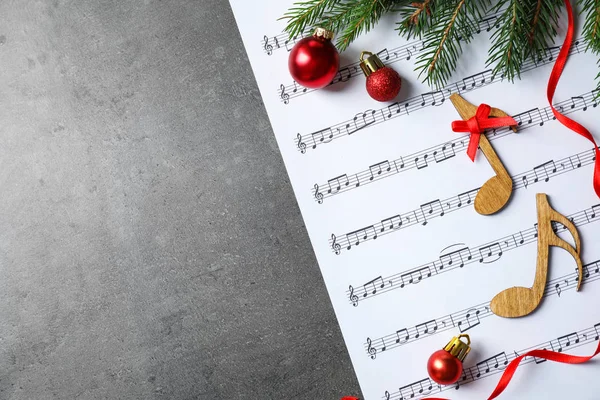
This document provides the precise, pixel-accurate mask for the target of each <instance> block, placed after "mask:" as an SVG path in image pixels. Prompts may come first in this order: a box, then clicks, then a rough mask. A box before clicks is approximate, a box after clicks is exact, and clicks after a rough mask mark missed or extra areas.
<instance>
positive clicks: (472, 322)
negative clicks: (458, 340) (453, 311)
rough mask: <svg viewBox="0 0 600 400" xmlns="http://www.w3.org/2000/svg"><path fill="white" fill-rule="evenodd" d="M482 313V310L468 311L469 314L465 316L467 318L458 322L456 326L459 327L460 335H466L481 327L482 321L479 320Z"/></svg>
mask: <svg viewBox="0 0 600 400" xmlns="http://www.w3.org/2000/svg"><path fill="white" fill-rule="evenodd" d="M480 313H481V311H480V310H476V309H474V308H472V309H470V310H469V311H467V314H465V318H464V319H463V320H460V321H458V322H457V324H456V325H457V326H458V329H459V330H460V333H464V332H466V331H468V330H469V329H471V328H474V327H476V326H477V325H479V324H480V323H481V320H480V319H479V314H480Z"/></svg>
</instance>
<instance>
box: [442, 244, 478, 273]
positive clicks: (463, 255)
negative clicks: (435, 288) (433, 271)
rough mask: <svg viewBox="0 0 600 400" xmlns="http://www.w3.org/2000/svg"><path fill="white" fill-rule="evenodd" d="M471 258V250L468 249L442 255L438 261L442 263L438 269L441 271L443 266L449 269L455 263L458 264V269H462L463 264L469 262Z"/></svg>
mask: <svg viewBox="0 0 600 400" xmlns="http://www.w3.org/2000/svg"><path fill="white" fill-rule="evenodd" d="M472 258H473V256H472V255H471V250H470V249H469V248H468V247H463V248H460V249H458V250H454V251H452V252H450V253H446V254H442V255H441V256H440V261H441V263H442V265H441V266H440V269H443V268H444V267H445V266H447V267H450V266H452V265H453V264H456V263H458V267H459V268H462V267H464V266H465V262H466V261H471V259H472Z"/></svg>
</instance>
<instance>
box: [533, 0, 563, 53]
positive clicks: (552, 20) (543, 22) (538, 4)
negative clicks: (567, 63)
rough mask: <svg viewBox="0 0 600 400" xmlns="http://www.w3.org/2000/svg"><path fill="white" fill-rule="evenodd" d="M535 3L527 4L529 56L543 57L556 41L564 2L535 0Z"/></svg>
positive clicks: (560, 0) (559, 0) (558, 0)
mask: <svg viewBox="0 0 600 400" xmlns="http://www.w3.org/2000/svg"><path fill="white" fill-rule="evenodd" d="M534 3H535V4H528V5H526V7H528V8H529V9H528V10H527V12H528V14H529V17H528V21H530V23H529V25H530V27H529V33H528V35H527V39H528V47H527V50H528V52H527V56H531V57H536V58H538V59H541V58H543V56H544V55H545V52H546V49H547V48H548V47H550V46H552V44H553V43H554V38H555V37H556V35H557V26H558V17H559V12H560V8H561V7H562V5H563V4H564V3H563V1H562V0H535V1H534Z"/></svg>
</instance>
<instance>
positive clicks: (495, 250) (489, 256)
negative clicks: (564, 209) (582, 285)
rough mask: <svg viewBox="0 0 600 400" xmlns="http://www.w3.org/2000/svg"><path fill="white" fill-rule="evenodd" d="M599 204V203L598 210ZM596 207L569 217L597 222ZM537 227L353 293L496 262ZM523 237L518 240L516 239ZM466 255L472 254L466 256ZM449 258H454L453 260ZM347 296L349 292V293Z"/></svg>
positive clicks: (533, 236) (367, 295) (362, 295)
mask: <svg viewBox="0 0 600 400" xmlns="http://www.w3.org/2000/svg"><path fill="white" fill-rule="evenodd" d="M598 206H600V205H596V206H595V207H596V209H597V208H598ZM592 209H593V207H590V208H587V209H584V210H581V211H578V212H576V213H574V214H571V215H569V216H567V218H569V219H570V220H571V221H572V222H573V224H574V225H575V226H577V227H580V226H584V225H587V224H591V223H595V222H598V221H600V215H596V217H595V218H593V219H590V218H589V215H590V213H592ZM553 226H554V227H555V232H557V233H560V232H563V231H566V228H565V227H564V226H563V225H561V224H554V225H553ZM537 236H538V234H537V229H536V227H535V226H534V227H532V228H529V229H525V230H522V231H519V232H516V233H515V234H512V235H508V236H505V237H502V238H500V239H498V240H494V241H492V242H489V243H484V244H482V245H480V246H474V247H470V248H469V247H465V248H464V249H463V253H462V254H460V253H451V254H445V256H444V258H442V256H440V257H439V258H438V259H437V260H434V261H431V262H428V263H426V264H423V265H420V266H418V267H416V268H413V269H410V270H407V271H404V272H399V273H396V274H394V275H391V276H388V277H380V278H381V280H382V281H383V282H385V284H384V285H382V286H381V287H380V288H378V289H377V291H376V293H372V292H370V291H369V290H368V289H367V288H365V287H364V286H363V285H357V286H356V287H355V289H354V292H353V294H355V295H356V296H358V297H359V299H360V302H362V301H366V300H368V299H372V298H374V297H376V296H379V295H381V294H384V293H388V292H390V291H392V290H396V289H403V288H405V287H408V286H410V285H409V284H408V283H410V284H419V283H422V282H423V281H424V280H427V279H429V278H433V277H434V276H437V275H440V274H442V273H444V272H448V271H452V270H454V269H456V268H462V267H464V266H465V265H469V264H474V263H478V264H485V263H490V262H492V260H493V261H497V260H498V259H500V258H501V257H502V255H504V254H506V252H508V251H511V250H514V249H518V248H519V247H522V246H526V245H528V244H530V243H536V242H537ZM517 237H518V238H520V240H519V241H518V242H517V240H515V238H517ZM467 254H469V255H468V256H467ZM449 260H452V262H451V263H450V262H449ZM424 270H425V271H427V273H423V271H424ZM409 276H411V277H412V282H408V281H407V277H409ZM346 294H347V295H348V294H349V292H346ZM360 302H359V301H355V302H352V301H351V303H352V304H353V305H354V306H355V307H357V306H358V305H359V303H360Z"/></svg>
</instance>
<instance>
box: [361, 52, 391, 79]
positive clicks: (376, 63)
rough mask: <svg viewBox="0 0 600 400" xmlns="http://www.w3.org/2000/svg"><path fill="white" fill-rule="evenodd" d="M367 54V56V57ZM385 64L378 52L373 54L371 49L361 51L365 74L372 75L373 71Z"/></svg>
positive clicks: (362, 66)
mask: <svg viewBox="0 0 600 400" xmlns="http://www.w3.org/2000/svg"><path fill="white" fill-rule="evenodd" d="M365 56H367V57H366V58H365ZM384 67H385V64H384V63H383V62H382V61H381V59H380V58H379V57H377V54H373V53H371V52H369V51H363V52H362V53H360V69H362V72H363V73H364V74H365V76H369V75H371V74H372V73H373V72H375V71H377V70H380V69H381V68H384Z"/></svg>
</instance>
